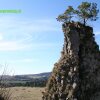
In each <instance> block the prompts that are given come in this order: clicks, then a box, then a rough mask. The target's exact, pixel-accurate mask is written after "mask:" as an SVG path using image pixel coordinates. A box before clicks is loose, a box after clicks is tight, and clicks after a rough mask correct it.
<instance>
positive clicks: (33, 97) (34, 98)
mask: <svg viewBox="0 0 100 100" xmlns="http://www.w3.org/2000/svg"><path fill="white" fill-rule="evenodd" d="M43 90H44V88H34V87H33V88H31V87H12V88H11V93H12V95H11V98H12V100H41V97H42V94H41V91H43Z"/></svg>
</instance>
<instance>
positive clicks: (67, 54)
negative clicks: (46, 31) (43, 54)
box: [42, 22, 100, 100]
mask: <svg viewBox="0 0 100 100" xmlns="http://www.w3.org/2000/svg"><path fill="white" fill-rule="evenodd" d="M62 30H63V33H64V45H63V50H62V51H61V57H60V59H59V61H58V62H57V63H55V64H54V69H53V71H52V74H51V77H50V78H49V80H48V83H47V86H46V89H45V91H44V92H42V93H43V100H100V98H99V97H100V51H99V46H98V45H97V43H96V42H95V38H94V34H93V28H92V27H89V26H84V25H83V24H81V23H78V22H70V23H64V24H63V25H62Z"/></svg>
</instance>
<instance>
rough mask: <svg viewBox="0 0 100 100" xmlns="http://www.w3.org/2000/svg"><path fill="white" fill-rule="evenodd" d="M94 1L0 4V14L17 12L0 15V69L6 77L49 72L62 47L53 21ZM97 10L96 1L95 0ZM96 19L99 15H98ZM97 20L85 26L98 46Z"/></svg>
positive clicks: (3, 1) (24, 0)
mask: <svg viewBox="0 0 100 100" xmlns="http://www.w3.org/2000/svg"><path fill="white" fill-rule="evenodd" d="M82 1H90V2H94V0H9V1H7V0H0V10H2V9H17V10H19V9H21V11H22V12H21V13H19V14H11V13H10V14H4V13H0V66H1V68H4V66H5V67H7V70H8V73H9V74H14V75H16V74H35V73H41V72H49V71H52V68H53V64H54V63H55V62H57V61H58V59H59V57H60V51H61V50H62V45H63V33H62V30H61V23H59V22H57V21H56V17H57V16H58V15H59V14H61V13H63V12H64V11H65V10H66V8H67V7H68V6H69V5H72V6H74V8H76V7H77V5H79V4H80V3H81V2H82ZM95 2H96V3H97V4H98V8H100V1H99V0H95ZM99 16H100V14H99ZM99 23H100V19H98V20H97V21H96V22H89V25H90V26H92V27H94V33H95V35H96V36H95V37H96V41H97V43H98V44H99V45H100V28H99V26H100V25H99Z"/></svg>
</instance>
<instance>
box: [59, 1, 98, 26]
mask: <svg viewBox="0 0 100 100" xmlns="http://www.w3.org/2000/svg"><path fill="white" fill-rule="evenodd" d="M98 13H99V10H98V9H97V4H96V3H88V2H82V4H81V5H79V6H78V7H77V9H76V10H74V8H73V7H72V6H69V7H68V9H67V10H66V11H65V12H64V13H63V14H61V15H59V16H58V18H57V20H58V21H60V22H70V21H71V19H72V18H73V17H74V16H75V15H77V16H78V17H79V18H80V19H81V20H82V23H84V25H86V23H87V21H88V20H91V21H96V20H97V19H98V17H97V15H98Z"/></svg>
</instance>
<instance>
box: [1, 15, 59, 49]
mask: <svg viewBox="0 0 100 100" xmlns="http://www.w3.org/2000/svg"><path fill="white" fill-rule="evenodd" d="M59 30H60V29H59V26H58V25H57V22H56V20H52V19H35V20H32V19H21V18H16V17H11V16H6V17H4V16H3V17H0V51H17V50H25V49H28V48H40V47H46V46H51V45H53V44H50V43H35V42H37V41H38V39H39V37H40V36H41V38H43V34H48V32H52V33H56V32H59ZM41 34H42V35H41ZM33 41H35V42H33Z"/></svg>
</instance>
